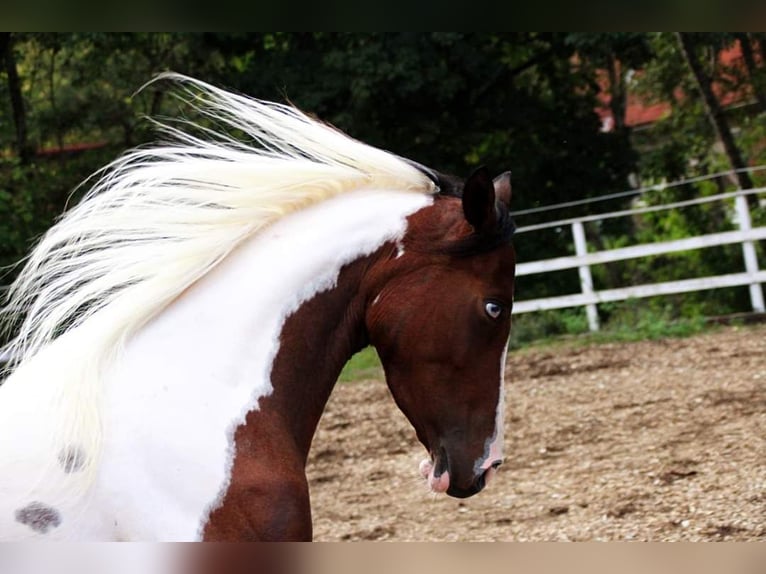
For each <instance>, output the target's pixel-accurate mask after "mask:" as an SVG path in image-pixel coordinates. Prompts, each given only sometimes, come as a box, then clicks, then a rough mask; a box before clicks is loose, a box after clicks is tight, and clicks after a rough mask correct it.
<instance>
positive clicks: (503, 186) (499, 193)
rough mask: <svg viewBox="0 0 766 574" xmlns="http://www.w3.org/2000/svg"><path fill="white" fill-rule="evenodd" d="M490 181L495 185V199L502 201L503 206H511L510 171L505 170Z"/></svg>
mask: <svg viewBox="0 0 766 574" xmlns="http://www.w3.org/2000/svg"><path fill="white" fill-rule="evenodd" d="M492 183H493V184H494V186H495V197H496V198H497V201H499V202H502V203H503V204H505V206H506V207H507V208H508V209H510V208H511V195H512V192H511V172H510V171H506V172H505V173H501V174H500V175H498V176H497V177H496V178H495V179H494V180H493V181H492Z"/></svg>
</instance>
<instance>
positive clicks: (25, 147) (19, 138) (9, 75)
mask: <svg viewBox="0 0 766 574" xmlns="http://www.w3.org/2000/svg"><path fill="white" fill-rule="evenodd" d="M14 36H15V35H14V34H13V33H12V32H0V55H1V57H2V58H3V64H4V69H5V75H6V81H7V83H8V94H9V96H10V100H11V109H12V115H13V123H14V125H15V126H16V152H17V153H18V156H19V158H20V159H21V162H22V163H28V162H29V159H30V158H31V156H32V149H31V147H30V145H29V141H28V138H27V116H26V111H25V109H24V97H23V95H22V93H21V80H20V78H19V72H18V69H17V66H16V55H15V53H14V43H15V37H14Z"/></svg>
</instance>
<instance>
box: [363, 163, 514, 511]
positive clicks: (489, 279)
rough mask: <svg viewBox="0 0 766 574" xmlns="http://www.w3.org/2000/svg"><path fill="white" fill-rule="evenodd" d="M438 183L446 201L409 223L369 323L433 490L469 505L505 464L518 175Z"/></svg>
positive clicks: (375, 275) (375, 291) (378, 282)
mask: <svg viewBox="0 0 766 574" xmlns="http://www.w3.org/2000/svg"><path fill="white" fill-rule="evenodd" d="M429 175H432V174H429ZM435 177H438V176H435ZM438 183H439V184H440V186H441V188H442V193H440V194H439V195H437V196H436V198H435V200H434V202H433V204H432V205H430V206H428V207H426V208H424V209H422V210H420V211H418V212H417V213H415V214H413V215H412V216H410V218H409V225H408V229H407V232H406V234H405V236H404V237H403V238H402V240H401V241H399V242H397V243H396V244H395V245H391V251H390V254H389V255H388V257H386V258H383V259H382V261H380V262H379V263H378V264H377V267H376V268H375V269H373V270H372V273H371V274H370V277H371V279H370V280H371V281H372V282H373V287H372V288H371V289H370V292H371V293H372V298H371V301H370V303H369V305H368V307H367V311H366V317H365V322H366V328H367V331H368V335H369V340H370V342H371V343H372V345H373V346H374V347H375V348H376V349H377V351H378V354H379V356H380V359H381V362H382V364H383V367H384V370H385V375H386V380H387V383H388V386H389V388H390V390H391V393H392V394H393V396H394V399H395V401H396V403H397V405H398V406H399V408H400V409H401V410H402V412H403V413H404V414H405V416H406V417H407V418H408V419H409V421H410V423H411V424H412V425H413V427H414V428H415V431H416V433H417V436H418V439H419V440H420V442H421V443H422V444H423V445H424V446H425V447H426V449H427V450H428V452H429V455H430V456H429V458H428V459H426V460H424V461H423V463H421V473H422V474H423V476H424V477H425V478H426V479H427V481H428V483H429V486H430V487H431V489H432V490H433V491H436V492H446V493H447V494H449V495H451V496H455V497H460V498H463V497H468V496H471V495H473V494H475V493H477V492H479V491H480V490H482V488H484V486H485V485H486V483H487V481H488V479H489V478H491V476H492V474H493V472H494V469H495V468H496V467H497V466H498V465H500V463H501V462H502V441H503V420H502V418H503V371H504V363H505V352H506V348H507V342H508V336H509V333H510V328H511V307H512V304H513V290H514V267H515V253H514V249H513V246H512V245H511V242H510V239H511V235H512V232H513V223H512V222H511V220H510V217H509V205H510V198H511V184H510V174H509V173H505V174H503V175H501V176H499V177H497V178H496V179H495V180H494V181H493V180H492V179H491V177H490V176H489V172H488V171H487V170H486V169H485V168H480V169H478V170H476V171H475V172H474V173H473V174H472V175H471V176H470V177H469V178H468V179H467V180H466V181H465V182H464V184H463V185H462V186H461V185H460V184H459V183H457V182H456V181H455V180H454V179H450V180H447V181H444V182H441V181H440V182H438ZM445 188H446V189H445Z"/></svg>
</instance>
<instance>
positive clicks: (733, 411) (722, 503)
mask: <svg viewBox="0 0 766 574" xmlns="http://www.w3.org/2000/svg"><path fill="white" fill-rule="evenodd" d="M506 373H507V374H506V379H507V381H506V384H507V397H508V403H507V409H506V410H507V414H506V431H505V432H506V435H505V436H506V462H505V464H504V465H503V466H502V467H501V468H500V470H499V472H498V475H497V477H496V479H495V480H494V481H493V482H492V484H491V485H490V486H489V487H488V488H487V489H486V490H485V491H483V492H482V493H480V494H478V495H476V496H474V497H472V498H469V499H465V500H458V499H454V498H449V497H447V496H445V495H438V496H436V495H433V494H431V493H429V492H428V491H427V489H426V486H425V484H424V481H423V479H421V478H420V476H419V474H418V471H417V468H418V463H419V462H420V460H421V459H422V458H423V457H424V456H425V450H424V449H423V447H422V446H421V445H420V444H419V443H418V442H417V439H416V438H415V434H414V431H413V430H412V428H411V427H410V425H409V423H408V422H407V420H406V419H405V418H404V416H403V415H402V414H401V413H400V412H399V411H398V409H397V408H396V406H395V405H394V403H393V400H392V399H391V397H390V395H389V392H388V388H387V387H386V386H385V383H383V382H382V381H363V382H360V383H351V384H341V385H338V386H337V387H336V389H335V391H334V393H333V396H332V398H331V399H330V403H329V404H328V408H327V410H326V412H325V414H324V416H323V419H322V421H321V423H320V427H319V430H318V433H317V436H316V438H315V440H314V446H313V448H312V454H311V458H310V461H309V465H308V474H309V481H310V486H311V494H312V506H313V513H314V536H315V539H316V540H436V541H439V540H464V541H490V540H514V541H522V540H537V541H551V540H651V541H660V540H709V541H712V540H766V326H765V325H760V326H756V327H740V328H736V327H729V328H724V329H720V330H717V331H715V332H711V333H708V334H704V335H701V336H697V337H694V338H691V339H683V340H663V341H657V342H641V343H627V344H606V345H597V346H591V347H576V346H556V347H550V348H544V349H536V350H525V351H521V352H517V353H511V354H509V357H508V368H507V372H506Z"/></svg>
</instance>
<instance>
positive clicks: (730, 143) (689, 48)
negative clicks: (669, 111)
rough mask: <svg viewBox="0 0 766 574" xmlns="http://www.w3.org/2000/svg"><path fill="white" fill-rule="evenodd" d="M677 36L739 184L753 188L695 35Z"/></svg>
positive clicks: (683, 34)
mask: <svg viewBox="0 0 766 574" xmlns="http://www.w3.org/2000/svg"><path fill="white" fill-rule="evenodd" d="M676 38H677V39H678V44H679V46H680V48H681V53H682V54H683V57H684V59H685V60H686V63H687V65H688V66H689V69H690V70H691V72H692V74H693V76H694V79H695V82H696V84H697V89H699V91H700V93H701V94H702V99H703V101H704V103H705V111H706V112H707V116H708V119H709V120H710V123H711V124H712V125H713V129H714V130H715V133H716V135H717V136H718V139H719V140H720V141H721V143H722V144H723V147H724V150H725V152H726V156H727V157H728V158H729V163H730V164H731V167H732V169H734V170H735V172H734V177H735V178H736V181H737V184H738V185H739V187H740V189H752V188H753V181H752V180H751V179H750V175H749V174H748V172H746V171H743V170H744V169H745V168H746V167H747V166H746V165H745V162H744V160H743V159H742V154H741V153H740V152H739V148H738V147H737V144H736V142H735V141H734V136H733V135H732V133H731V129H730V128H729V122H728V120H727V119H726V116H725V115H724V113H723V109H722V108H721V106H720V104H719V103H718V100H717V99H716V97H715V94H714V93H713V87H712V81H711V79H710V78H709V77H708V75H707V73H706V72H705V70H704V68H703V67H702V64H701V63H700V61H699V59H698V58H697V53H696V50H695V47H696V43H695V40H694V37H693V36H692V35H691V34H689V33H688V32H676ZM748 199H749V200H755V197H753V196H748Z"/></svg>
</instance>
